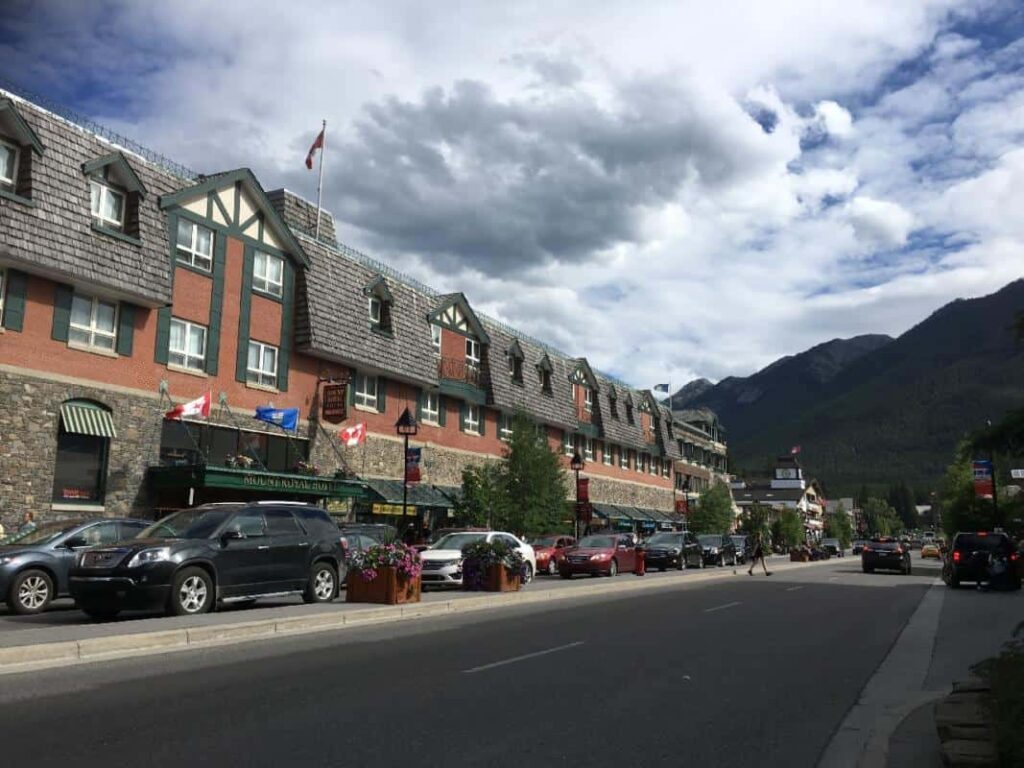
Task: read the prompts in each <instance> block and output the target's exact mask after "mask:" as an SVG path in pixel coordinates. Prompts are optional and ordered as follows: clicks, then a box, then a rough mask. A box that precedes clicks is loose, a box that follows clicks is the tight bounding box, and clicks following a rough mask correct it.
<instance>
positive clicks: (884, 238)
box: [846, 197, 914, 248]
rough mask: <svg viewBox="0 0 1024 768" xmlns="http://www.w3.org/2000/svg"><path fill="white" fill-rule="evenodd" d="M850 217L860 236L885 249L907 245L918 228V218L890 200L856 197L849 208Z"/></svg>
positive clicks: (847, 209)
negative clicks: (913, 230)
mask: <svg viewBox="0 0 1024 768" xmlns="http://www.w3.org/2000/svg"><path fill="white" fill-rule="evenodd" d="M846 214H847V216H848V217H849V219H850V223H851V224H853V228H854V230H855V231H856V233H857V237H859V238H861V239H862V240H864V241H867V242H868V243H870V244H876V245H879V246H881V247H883V248H893V247H896V246H899V245H903V244H904V243H906V242H907V237H909V235H910V232H911V230H912V229H913V228H914V216H913V215H912V214H911V213H910V212H909V211H907V210H906V209H904V208H903V207H902V206H901V205H899V204H898V203H893V202H890V201H888V200H875V199H873V198H870V197H855V198H854V199H853V200H851V201H850V203H849V205H847V206H846Z"/></svg>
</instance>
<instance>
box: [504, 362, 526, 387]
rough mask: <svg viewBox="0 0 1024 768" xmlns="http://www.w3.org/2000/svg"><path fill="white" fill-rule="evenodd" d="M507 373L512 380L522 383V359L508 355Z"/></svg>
mask: <svg viewBox="0 0 1024 768" xmlns="http://www.w3.org/2000/svg"><path fill="white" fill-rule="evenodd" d="M508 373H509V376H511V377H512V381H515V382H518V383H519V384H522V383H523V360H522V358H520V357H515V356H513V355H509V358H508Z"/></svg>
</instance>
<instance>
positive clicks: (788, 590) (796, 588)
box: [786, 587, 803, 592]
mask: <svg viewBox="0 0 1024 768" xmlns="http://www.w3.org/2000/svg"><path fill="white" fill-rule="evenodd" d="M798 589H803V587H786V591H787V592H796V591H797V590H798Z"/></svg>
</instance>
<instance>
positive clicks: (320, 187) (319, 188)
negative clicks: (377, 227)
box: [315, 120, 327, 240]
mask: <svg viewBox="0 0 1024 768" xmlns="http://www.w3.org/2000/svg"><path fill="white" fill-rule="evenodd" d="M321 133H322V134H323V137H324V139H323V141H322V142H321V143H320V176H319V178H318V179H317V182H316V234H315V237H316V239H317V240H319V239H320V201H321V200H322V196H323V191H324V155H325V154H327V121H326V120H324V125H323V130H322V131H321Z"/></svg>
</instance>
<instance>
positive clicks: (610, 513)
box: [590, 502, 632, 521]
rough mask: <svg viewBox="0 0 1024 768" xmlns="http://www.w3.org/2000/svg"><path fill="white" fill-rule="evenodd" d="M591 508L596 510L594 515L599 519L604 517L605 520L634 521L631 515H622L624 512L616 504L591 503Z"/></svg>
mask: <svg viewBox="0 0 1024 768" xmlns="http://www.w3.org/2000/svg"><path fill="white" fill-rule="evenodd" d="M590 507H591V508H592V509H593V510H594V514H595V515H597V516H598V517H603V518H604V519H605V520H626V521H629V520H632V518H631V517H629V515H625V514H623V513H622V510H621V509H620V508H619V507H618V506H616V505H615V504H600V503H596V502H594V503H591V505H590Z"/></svg>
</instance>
